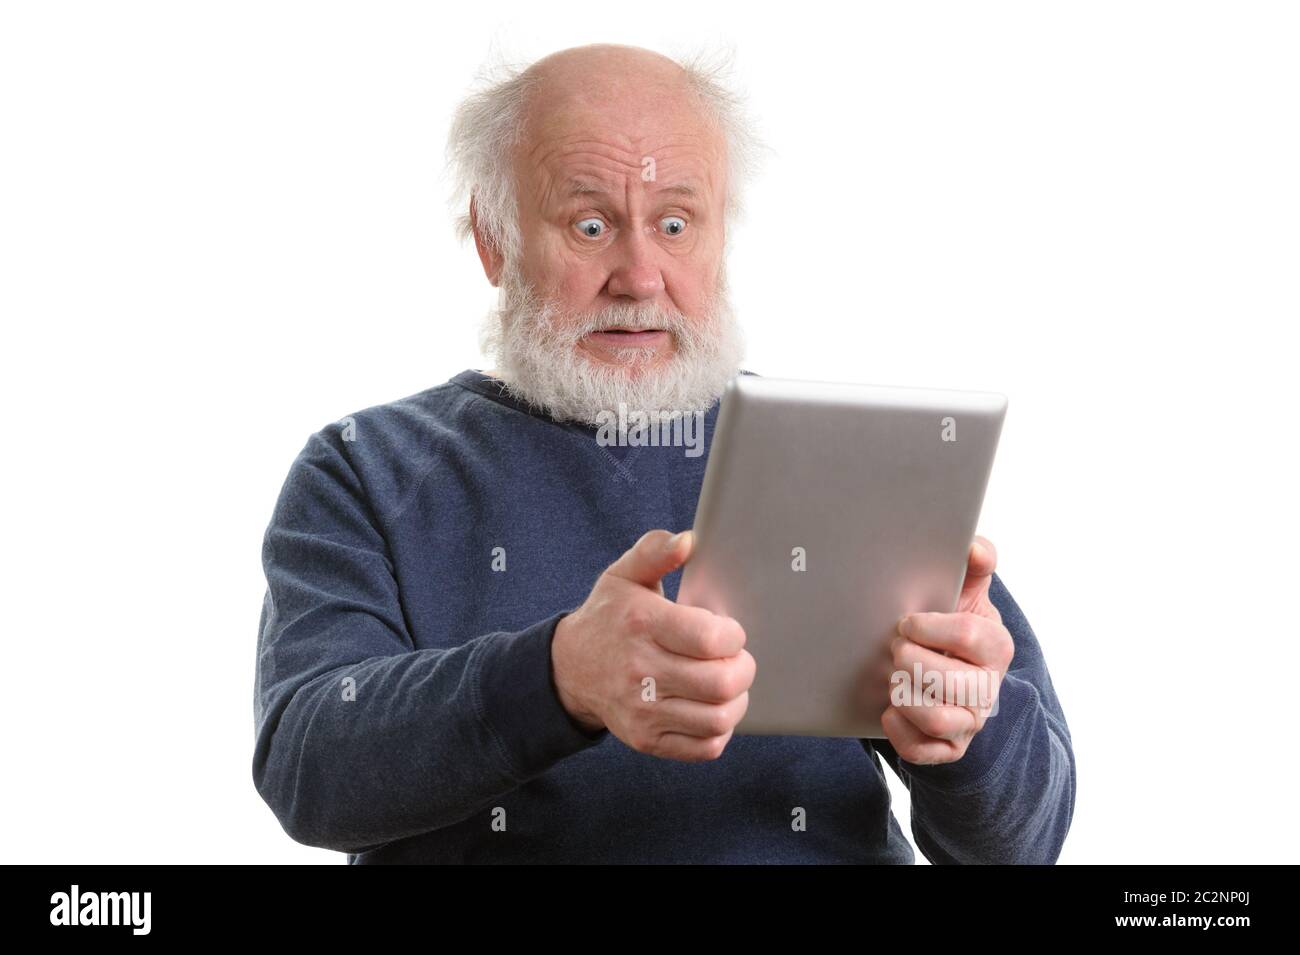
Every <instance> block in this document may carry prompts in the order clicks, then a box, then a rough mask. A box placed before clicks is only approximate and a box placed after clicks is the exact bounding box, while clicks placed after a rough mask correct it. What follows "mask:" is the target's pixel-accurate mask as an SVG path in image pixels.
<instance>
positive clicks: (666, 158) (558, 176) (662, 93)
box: [515, 77, 726, 201]
mask: <svg viewBox="0 0 1300 955" xmlns="http://www.w3.org/2000/svg"><path fill="white" fill-rule="evenodd" d="M515 156H516V163H515V164H516V172H517V174H518V176H519V180H520V183H521V184H522V185H523V186H524V189H525V191H526V192H531V194H532V195H533V196H534V197H535V198H537V199H539V200H542V201H548V200H556V199H558V198H559V196H558V194H557V193H558V192H559V191H560V190H564V191H567V190H568V188H569V187H570V186H571V185H573V183H574V182H575V181H577V182H584V181H585V182H591V181H594V182H596V183H600V184H605V185H608V186H615V187H617V186H621V184H622V183H623V182H626V181H627V180H628V179H631V180H632V181H633V182H642V183H646V184H647V186H649V185H651V184H653V183H655V182H661V183H666V184H670V185H671V184H673V183H681V182H689V183H690V184H692V185H693V186H694V188H695V189H696V191H697V193H698V194H699V197H700V199H701V200H705V201H712V200H715V199H717V198H719V197H720V196H721V194H722V191H723V190H724V189H725V187H726V170H725V163H726V150H725V145H724V140H723V137H722V136H721V135H720V132H719V131H718V129H717V128H716V126H715V125H714V124H713V123H712V122H711V121H710V119H709V117H708V116H707V114H706V113H705V112H704V111H703V109H702V108H701V106H700V104H699V102H698V101H697V100H696V99H695V97H694V96H692V95H691V94H690V92H689V91H687V90H685V89H683V88H682V87H681V86H680V85H674V84H664V83H658V82H653V83H652V82H645V83H638V82H637V81H636V80H635V79H634V78H626V77H625V78H622V79H618V80H611V81H610V82H608V83H604V84H597V83H594V82H593V83H587V84H582V85H579V86H576V87H568V88H564V89H559V90H557V89H548V88H542V89H540V90H538V91H537V92H536V94H535V95H534V96H533V97H531V98H530V106H529V109H528V112H527V121H526V123H525V126H524V129H523V130H522V136H521V140H520V144H519V147H518V149H517V150H516V153H515Z"/></svg>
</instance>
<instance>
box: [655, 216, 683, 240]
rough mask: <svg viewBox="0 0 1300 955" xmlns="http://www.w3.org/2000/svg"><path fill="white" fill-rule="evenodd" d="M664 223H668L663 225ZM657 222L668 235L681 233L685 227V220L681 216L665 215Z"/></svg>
mask: <svg viewBox="0 0 1300 955" xmlns="http://www.w3.org/2000/svg"><path fill="white" fill-rule="evenodd" d="M664 223H668V224H667V225H664ZM659 224H660V226H662V227H663V230H664V232H666V233H668V234H669V235H681V234H682V232H683V231H684V230H685V229H686V220H685V219H683V218H682V217H681V216H665V217H664V218H662V219H660V220H659Z"/></svg>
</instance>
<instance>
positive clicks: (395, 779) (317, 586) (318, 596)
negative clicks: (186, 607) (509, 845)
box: [253, 429, 608, 853]
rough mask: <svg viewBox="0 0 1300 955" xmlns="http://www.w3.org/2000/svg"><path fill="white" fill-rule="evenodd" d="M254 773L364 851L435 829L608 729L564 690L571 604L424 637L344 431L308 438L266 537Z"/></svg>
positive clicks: (306, 822)
mask: <svg viewBox="0 0 1300 955" xmlns="http://www.w3.org/2000/svg"><path fill="white" fill-rule="evenodd" d="M262 562H263V568H264V571H265V574H266V581H267V590H266V596H265V599H264V601H263V606H262V615H261V625H260V634H259V637H258V643H257V661H256V671H255V685H254V722H255V745H254V755H253V781H254V785H255V786H256V788H257V791H258V793H259V794H260V795H261V797H262V798H263V799H264V800H265V801H266V803H267V804H268V805H269V806H270V807H271V810H272V811H273V812H274V813H275V815H276V818H277V819H278V820H279V821H280V824H281V825H282V826H283V827H284V829H285V831H286V832H287V833H288V834H289V835H290V836H291V837H292V838H293V839H295V840H297V841H298V842H302V843H305V844H307V845H312V846H320V847H323V848H327V849H334V850H337V851H340V852H348V853H353V852H361V851H364V850H366V849H370V848H373V847H375V846H378V845H382V844H384V843H386V842H390V841H393V840H395V839H401V838H404V837H408V836H413V835H416V834H419V833H423V832H428V831H431V830H434V829H439V828H442V827H444V826H447V825H450V824H453V823H456V822H459V821H461V820H464V819H466V818H468V817H469V816H471V815H473V814H474V813H476V812H479V811H481V810H483V809H485V808H488V807H490V806H491V805H492V804H493V800H494V799H496V798H498V797H499V796H501V795H502V794H504V793H507V792H509V791H511V790H513V789H515V788H517V787H518V786H519V785H521V784H522V783H524V782H525V781H527V780H529V779H530V778H532V777H534V776H537V775H539V774H540V773H542V772H544V771H545V770H546V769H547V768H548V767H550V766H551V765H553V764H554V763H556V762H557V761H558V760H560V759H563V758H564V757H566V756H568V755H571V754H573V753H576V752H578V751H580V750H583V749H585V748H587V747H589V746H593V745H595V744H596V743H598V742H599V741H600V740H601V739H602V738H603V737H604V736H605V735H607V733H608V731H607V730H601V731H600V732H598V733H594V734H590V733H587V732H586V731H585V730H584V729H583V728H582V727H581V726H579V725H578V724H577V723H576V722H575V721H573V720H572V719H571V718H570V716H569V714H568V713H567V711H565V709H564V708H563V706H562V705H561V704H560V701H559V698H558V696H557V693H556V690H555V685H554V675H553V672H552V667H551V640H552V638H553V637H554V634H555V627H556V624H557V623H558V622H559V620H560V619H561V618H562V617H563V616H565V614H566V613H567V612H568V611H565V612H561V613H555V614H552V615H551V616H548V617H546V618H544V619H541V620H538V621H536V622H535V623H532V624H531V625H529V626H527V627H525V628H524V629H522V630H518V631H512V632H505V631H502V632H494V633H483V634H467V635H465V640H464V641H463V642H462V643H460V644H459V645H457V646H454V647H452V648H450V649H427V648H426V649H416V647H415V645H414V642H413V640H412V638H411V635H410V633H409V632H408V627H407V625H406V621H405V615H404V612H403V608H402V599H401V594H400V592H399V588H398V584H397V581H396V579H395V577H394V571H393V564H392V560H391V558H390V555H389V552H388V547H387V544H386V540H385V536H384V534H383V533H382V530H381V528H380V525H379V522H378V521H377V519H376V517H375V514H374V513H373V511H372V508H371V507H370V505H369V503H368V500H367V497H366V494H365V492H364V488H363V485H362V482H361V481H360V480H359V478H358V476H357V474H356V473H355V471H354V470H353V468H352V467H351V465H350V463H349V460H348V457H347V454H346V452H345V450H344V448H343V446H342V445H341V443H340V441H339V439H338V438H337V437H336V436H334V435H331V434H330V433H329V430H328V429H327V430H326V431H324V432H321V433H319V434H317V435H314V436H313V437H312V438H311V440H309V442H308V444H307V447H306V448H304V450H303V451H302V453H301V454H300V455H299V456H298V458H297V460H296V461H295V462H294V464H293V466H292V468H291V469H290V473H289V476H288V478H287V479H286V481H285V484H284V488H283V490H282V491H281V493H280V497H279V500H278V501H277V503H276V507H275V511H274V513H273V516H272V519H271V522H270V525H269V526H268V528H267V531H266V536H265V538H264V542H263V548H262Z"/></svg>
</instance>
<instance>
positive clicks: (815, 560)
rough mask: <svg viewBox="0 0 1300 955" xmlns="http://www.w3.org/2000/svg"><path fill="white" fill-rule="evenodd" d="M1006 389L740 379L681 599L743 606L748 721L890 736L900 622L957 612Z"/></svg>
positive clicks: (810, 731) (730, 609) (743, 727)
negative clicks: (751, 666) (750, 677)
mask: <svg viewBox="0 0 1300 955" xmlns="http://www.w3.org/2000/svg"><path fill="white" fill-rule="evenodd" d="M1006 409H1007V398H1006V397H1005V396H1004V395H1000V394H996V393H992V392H975V391H948V390H936V389H930V388H916V387H903V386H883V385H856V384H845V383H832V382H812V381H792V380H784V379H776V378H765V377H761V376H758V375H743V374H742V375H738V376H737V377H736V378H735V379H733V380H732V382H731V383H730V384H729V385H728V387H727V390H726V392H725V393H724V395H723V397H722V404H721V407H720V409H719V412H718V418H717V425H716V428H715V431H714V436H713V441H712V445H711V447H710V451H709V460H708V464H707V465H706V467H705V473H704V483H703V485H702V487H701V490H700V499H699V504H698V506H697V508H696V512H695V522H694V531H695V537H696V541H695V548H694V551H693V552H692V554H691V557H690V559H689V560H688V561H687V562H686V565H685V567H684V568H683V570H682V578H681V582H680V586H679V588H678V593H677V601H678V603H681V604H685V605H689V606H696V607H704V608H706V609H708V610H711V611H713V612H714V613H719V614H726V615H728V616H731V617H734V618H736V620H737V621H739V623H740V624H741V626H742V627H744V629H745V634H746V644H745V648H746V649H747V650H748V651H749V652H750V653H751V654H752V655H753V656H754V660H755V662H756V664H757V673H756V675H755V678H754V683H753V686H752V687H751V688H750V691H749V708H748V710H747V711H746V713H745V716H744V717H743V718H742V719H741V721H740V723H739V724H738V725H737V727H736V732H737V733H741V734H776V735H799V736H846V737H849V736H852V737H861V738H883V737H884V735H885V734H884V732H883V730H882V729H881V725H880V717H881V715H883V713H884V712H885V710H886V708H887V707H888V706H889V690H890V676H891V674H892V673H893V669H894V668H893V663H892V657H891V655H890V651H889V642H890V640H891V639H892V638H893V637H894V636H895V635H896V633H897V631H896V629H895V628H896V626H897V623H898V619H899V618H900V617H902V616H903V615H904V614H907V613H914V612H918V611H927V610H934V611H942V612H949V613H950V612H952V611H953V610H955V609H956V606H957V599H958V597H959V596H960V594H961V586H962V583H963V581H964V579H965V574H966V562H967V557H968V554H969V550H970V545H971V541H972V540H973V538H974V536H975V531H976V525H977V523H978V521H979V515H980V509H981V507H982V506H983V502H984V492H985V489H986V487H987V485H988V480H989V475H990V473H991V471H992V467H993V457H994V453H995V452H996V450H997V445H998V438H999V437H1000V435H1001V431H1002V421H1003V418H1004V417H1005V415H1006Z"/></svg>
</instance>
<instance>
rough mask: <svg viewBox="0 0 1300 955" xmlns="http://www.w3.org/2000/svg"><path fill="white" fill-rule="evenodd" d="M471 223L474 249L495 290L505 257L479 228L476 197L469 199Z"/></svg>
mask: <svg viewBox="0 0 1300 955" xmlns="http://www.w3.org/2000/svg"><path fill="white" fill-rule="evenodd" d="M469 221H470V224H471V225H472V226H473V227H474V247H475V248H476V249H478V257H479V261H480V262H482V263H483V274H484V275H486V276H487V280H488V281H489V282H491V283H492V287H493V288H495V287H496V286H497V283H498V282H499V281H500V279H501V269H502V268H503V267H504V266H505V261H506V260H505V256H504V255H502V254H501V250H500V249H498V248H497V246H496V243H494V242H493V241H492V240H491V239H490V238H489V237H488V236H487V235H485V234H484V232H483V230H482V229H481V228H480V227H479V222H478V206H477V205H476V204H475V202H474V197H473V196H470V199H469Z"/></svg>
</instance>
